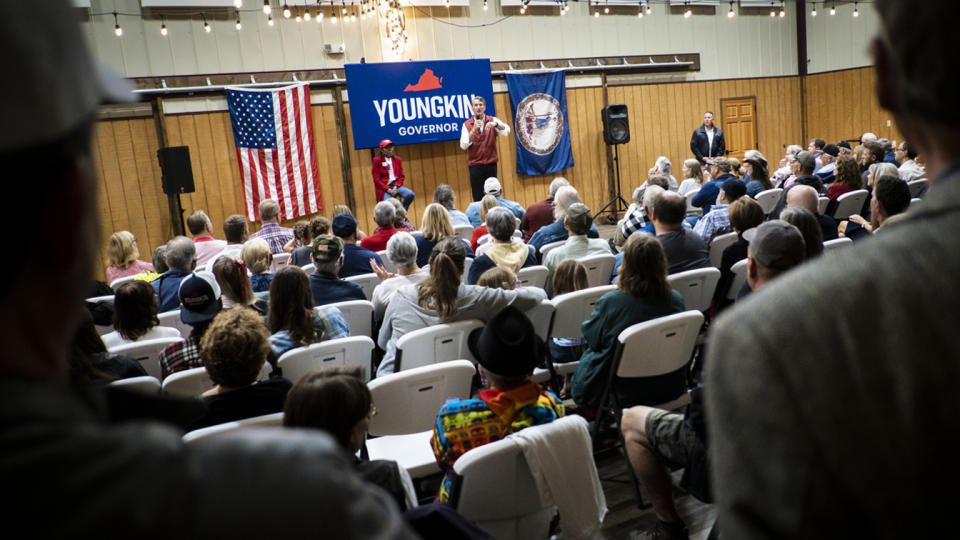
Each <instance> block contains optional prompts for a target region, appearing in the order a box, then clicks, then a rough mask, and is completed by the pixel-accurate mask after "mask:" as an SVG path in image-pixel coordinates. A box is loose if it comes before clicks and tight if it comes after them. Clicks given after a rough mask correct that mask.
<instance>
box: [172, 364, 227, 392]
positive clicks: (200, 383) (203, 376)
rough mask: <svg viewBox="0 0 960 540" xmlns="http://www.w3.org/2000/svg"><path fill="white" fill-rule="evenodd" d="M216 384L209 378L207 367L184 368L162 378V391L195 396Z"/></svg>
mask: <svg viewBox="0 0 960 540" xmlns="http://www.w3.org/2000/svg"><path fill="white" fill-rule="evenodd" d="M214 386H216V385H215V384H214V383H213V381H211V380H210V374H209V373H207V368H205V367H198V368H192V369H185V370H183V371H177V372H176V373H171V374H170V375H167V378H166V379H164V380H163V393H164V394H169V395H171V396H186V397H195V396H199V395H200V394H202V393H204V392H206V391H207V390H210V389H211V388H213V387H214Z"/></svg>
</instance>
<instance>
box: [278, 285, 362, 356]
mask: <svg viewBox="0 0 960 540" xmlns="http://www.w3.org/2000/svg"><path fill="white" fill-rule="evenodd" d="M267 329H268V330H270V332H271V334H272V335H271V336H270V348H271V349H272V350H273V354H275V355H276V356H277V357H278V358H279V356H280V355H281V354H283V353H285V352H287V351H289V350H290V349H293V348H294V347H303V346H306V345H310V344H311V343H317V342H319V341H327V340H330V339H339V338H345V337H350V325H348V324H347V321H346V320H344V318H343V313H340V310H339V309H337V308H335V307H332V306H319V307H317V308H316V309H314V307H313V293H312V292H311V290H310V278H308V277H307V274H305V273H304V272H303V270H301V269H300V267H299V266H285V267H283V268H281V269H280V270H279V271H278V272H277V275H276V276H275V277H274V278H273V281H272V282H271V283H270V307H269V309H268V311H267Z"/></svg>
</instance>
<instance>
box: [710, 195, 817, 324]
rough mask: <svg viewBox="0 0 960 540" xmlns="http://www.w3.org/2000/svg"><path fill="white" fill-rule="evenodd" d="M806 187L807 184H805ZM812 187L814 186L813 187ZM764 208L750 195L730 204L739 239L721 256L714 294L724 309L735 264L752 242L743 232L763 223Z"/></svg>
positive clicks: (731, 218)
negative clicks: (718, 278)
mask: <svg viewBox="0 0 960 540" xmlns="http://www.w3.org/2000/svg"><path fill="white" fill-rule="evenodd" d="M805 187H806V186H805ZM811 189H812V188H811ZM763 218H764V216H763V208H761V207H760V203H758V202H757V201H755V200H753V199H751V198H750V197H740V198H739V199H737V200H736V201H734V202H733V204H731V205H730V226H731V227H733V231H734V232H735V233H737V241H736V242H734V243H732V244H730V245H729V246H727V247H726V248H725V249H724V250H723V253H722V254H721V256H720V281H718V282H717V289H716V293H714V295H713V301H714V305H715V306H717V308H718V309H722V308H724V307H726V306H727V305H729V304H731V303H732V302H731V301H730V300H727V296H728V293H729V292H730V286H731V284H732V283H733V271H732V270H731V268H733V265H734V264H736V263H738V262H740V261H742V260H743V259H746V258H747V246H749V245H750V242H748V241H747V239H746V238H744V237H743V233H744V232H746V231H748V230H750V229H752V228H754V227H756V226H758V225H760V224H761V223H763Z"/></svg>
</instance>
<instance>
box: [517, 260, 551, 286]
mask: <svg viewBox="0 0 960 540" xmlns="http://www.w3.org/2000/svg"><path fill="white" fill-rule="evenodd" d="M549 273H550V270H548V269H547V267H546V266H543V265H542V264H538V265H536V266H528V267H526V268H521V269H520V271H519V272H517V279H518V280H519V281H520V285H519V286H520V287H539V288H541V289H542V288H543V287H544V285H546V284H547V274H549Z"/></svg>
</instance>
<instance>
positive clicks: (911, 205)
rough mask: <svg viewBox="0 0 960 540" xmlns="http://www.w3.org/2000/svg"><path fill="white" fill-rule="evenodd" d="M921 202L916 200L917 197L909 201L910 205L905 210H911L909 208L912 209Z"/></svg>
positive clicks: (918, 199) (921, 200) (919, 199)
mask: <svg viewBox="0 0 960 540" xmlns="http://www.w3.org/2000/svg"><path fill="white" fill-rule="evenodd" d="M921 202H923V199H921V198H918V197H914V198H912V199H910V204H909V205H908V206H907V208H911V207H913V206H916V205H918V204H920V203H921Z"/></svg>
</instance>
